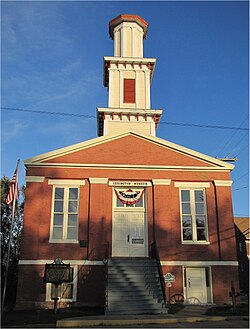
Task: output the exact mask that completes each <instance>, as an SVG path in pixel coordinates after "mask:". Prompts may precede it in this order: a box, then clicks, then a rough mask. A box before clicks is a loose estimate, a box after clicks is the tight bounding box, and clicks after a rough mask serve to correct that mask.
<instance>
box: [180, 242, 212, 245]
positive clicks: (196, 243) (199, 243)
mask: <svg viewBox="0 0 250 329" xmlns="http://www.w3.org/2000/svg"><path fill="white" fill-rule="evenodd" d="M182 244H187V245H189V244H195V245H209V244H210V242H209V241H182Z"/></svg>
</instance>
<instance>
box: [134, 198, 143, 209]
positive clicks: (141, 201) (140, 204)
mask: <svg viewBox="0 0 250 329" xmlns="http://www.w3.org/2000/svg"><path fill="white" fill-rule="evenodd" d="M135 206H136V207H143V197H142V198H141V199H140V200H139V201H138V202H137V203H136V204H135Z"/></svg>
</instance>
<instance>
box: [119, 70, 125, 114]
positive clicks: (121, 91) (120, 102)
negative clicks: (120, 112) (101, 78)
mask: <svg viewBox="0 0 250 329" xmlns="http://www.w3.org/2000/svg"><path fill="white" fill-rule="evenodd" d="M118 72H119V76H120V78H119V81H120V86H119V93H120V95H119V105H120V106H119V107H120V108H122V107H124V106H123V71H122V70H118Z"/></svg>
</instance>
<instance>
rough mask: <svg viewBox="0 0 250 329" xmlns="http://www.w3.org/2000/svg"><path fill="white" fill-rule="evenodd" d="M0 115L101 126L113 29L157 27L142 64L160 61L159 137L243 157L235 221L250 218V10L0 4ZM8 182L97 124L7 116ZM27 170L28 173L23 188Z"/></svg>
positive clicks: (155, 105)
mask: <svg viewBox="0 0 250 329" xmlns="http://www.w3.org/2000/svg"><path fill="white" fill-rule="evenodd" d="M1 7H2V8H1V16H2V17H1V18H2V35H1V37H2V49H1V55H2V79H1V82H2V104H1V105H2V107H8V108H17V109H26V110H32V111H53V112H68V113H79V114H85V115H90V116H95V114H96V107H105V106H107V100H108V99H107V90H106V88H105V87H103V56H112V55H113V41H112V40H111V39H110V38H109V35H108V23H109V21H110V20H111V19H113V18H114V17H116V16H118V15H119V14H121V13H127V14H137V15H140V16H141V17H143V18H144V19H145V20H146V21H147V22H148V23H149V31H148V36H147V38H146V39H145V40H144V57H153V58H156V59H157V64H156V69H155V73H154V77H153V81H152V85H151V108H152V109H163V110H164V114H163V116H162V119H161V120H162V123H161V124H160V125H159V128H158V131H157V136H158V137H161V138H164V139H166V140H169V141H171V142H174V143H177V144H180V145H183V146H185V147H188V148H190V149H193V150H196V151H199V152H202V153H204V154H207V155H210V156H214V157H237V159H238V161H237V162H236V163H235V169H234V171H233V172H232V180H234V184H233V187H232V190H233V206H234V213H235V215H236V216H247V215H248V214H249V201H248V196H249V189H248V186H249V162H248V161H249V160H248V158H249V153H248V145H249V138H248V131H247V130H231V129H211V128H194V127H189V126H178V125H172V124H165V122H168V123H192V124H202V125H215V126H226V127H240V128H241V129H242V128H244V129H246V128H248V123H249V119H248V107H249V104H248V100H249V98H248V2H246V1H242V2H240V1H221V2H217V1H193V2H190V1H183V2H180V1H160V2H156V1H143V2H142V1H141V2H140V1H139V2H135V1H126V2H123V1H119V2H111V1H100V2H96V1H91V2H87V1H68V2H64V1H53V2H52V1H42V2H38V1H29V2H22V1H2V3H1ZM1 123H2V125H1V127H2V130H1V144H2V145H1V146H2V151H1V160H2V161H1V163H2V172H1V174H2V176H3V175H7V176H8V177H11V176H12V174H13V171H14V169H15V166H16V161H17V159H19V158H20V159H21V160H24V159H26V158H29V157H32V156H35V155H39V154H41V153H45V152H48V151H51V150H54V149H57V148H60V147H64V146H68V145H71V144H74V143H78V142H81V141H84V140H88V139H91V138H94V137H96V136H97V129H96V119H95V118H79V117H70V116H69V117H67V116H58V115H48V114H41V113H40V114H38V113H31V112H17V111H6V110H2V111H1ZM24 177H25V169H24V166H23V163H21V167H20V181H21V183H24Z"/></svg>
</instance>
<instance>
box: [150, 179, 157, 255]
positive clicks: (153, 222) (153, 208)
mask: <svg viewBox="0 0 250 329" xmlns="http://www.w3.org/2000/svg"><path fill="white" fill-rule="evenodd" d="M152 210H153V211H152V213H153V216H152V224H153V245H155V244H156V240H155V193H154V182H153V180H152ZM151 252H152V250H151Z"/></svg>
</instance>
